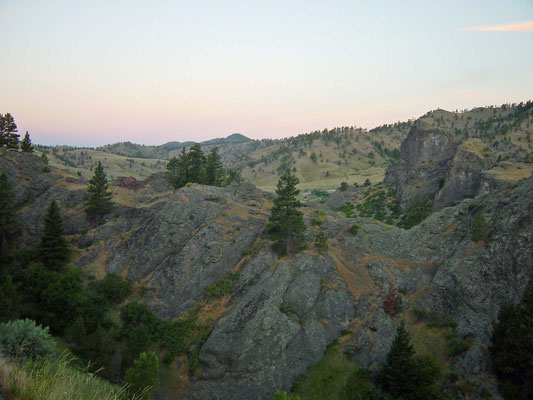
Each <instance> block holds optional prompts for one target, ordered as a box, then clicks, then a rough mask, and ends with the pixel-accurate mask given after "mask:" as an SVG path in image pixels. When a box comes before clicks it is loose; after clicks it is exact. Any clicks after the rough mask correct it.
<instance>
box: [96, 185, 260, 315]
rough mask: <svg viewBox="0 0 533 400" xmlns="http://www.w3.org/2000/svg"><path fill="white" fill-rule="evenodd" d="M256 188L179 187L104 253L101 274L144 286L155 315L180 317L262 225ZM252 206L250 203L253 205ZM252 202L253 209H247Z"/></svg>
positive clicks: (237, 257) (228, 267)
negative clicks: (120, 275) (124, 277)
mask: <svg viewBox="0 0 533 400" xmlns="http://www.w3.org/2000/svg"><path fill="white" fill-rule="evenodd" d="M260 198H261V195H260V192H259V191H258V190H257V189H255V187H242V188H234V187H229V188H217V187H207V186H201V185H192V186H191V187H184V188H181V189H179V190H177V191H176V192H175V193H173V194H170V196H169V200H168V201H167V202H166V203H164V204H162V206H161V207H158V208H157V209H154V210H152V212H151V213H150V215H149V217H147V218H145V219H144V220H143V221H142V222H141V223H140V226H138V227H136V228H135V229H134V230H133V232H131V234H130V235H129V237H128V238H127V239H125V240H123V241H121V242H119V243H117V244H116V245H111V246H110V248H109V252H110V255H109V257H108V259H107V262H106V269H107V271H110V272H115V273H125V274H126V275H127V277H128V278H129V279H131V280H133V281H140V280H143V281H144V282H145V283H146V285H148V286H149V287H151V288H152V289H153V294H154V296H155V300H154V301H153V303H152V308H153V310H154V311H156V312H158V313H159V314H160V315H162V316H164V317H167V318H174V317H177V316H179V315H180V314H181V313H182V312H183V311H185V310H187V309H188V308H189V307H191V306H192V305H193V304H195V303H196V302H197V301H199V300H201V299H202V298H203V295H204V289H205V287H206V286H207V285H212V284H214V283H216V281H218V280H219V279H220V278H222V276H223V275H224V274H225V273H226V272H228V271H229V270H231V269H232V268H233V267H234V266H235V265H236V264H237V263H238V262H239V260H240V259H241V258H242V252H243V251H244V250H246V249H248V248H249V247H250V246H251V244H252V243H253V242H254V241H255V240H256V239H257V237H258V236H259V235H260V233H261V230H262V229H263V227H264V225H265V223H266V217H265V215H264V211H262V210H261V209H260V208H259V207H258V206H259V203H258V201H259V199H260ZM254 201H255V202H254ZM250 202H252V203H253V204H252V205H248V203H250Z"/></svg>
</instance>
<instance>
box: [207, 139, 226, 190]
mask: <svg viewBox="0 0 533 400" xmlns="http://www.w3.org/2000/svg"><path fill="white" fill-rule="evenodd" d="M205 170H206V183H207V184H208V185H214V186H220V184H221V183H222V179H223V176H224V168H223V166H222V161H221V160H220V155H219V154H218V148H217V147H214V148H213V149H211V151H210V152H209V155H208V156H207V162H206V167H205Z"/></svg>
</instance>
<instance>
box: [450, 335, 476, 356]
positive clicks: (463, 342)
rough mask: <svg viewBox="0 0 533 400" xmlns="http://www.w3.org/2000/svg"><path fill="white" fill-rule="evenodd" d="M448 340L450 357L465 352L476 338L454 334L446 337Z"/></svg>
mask: <svg viewBox="0 0 533 400" xmlns="http://www.w3.org/2000/svg"><path fill="white" fill-rule="evenodd" d="M446 340H447V344H448V354H449V356H450V357H456V356H458V355H461V354H463V353H464V352H465V351H467V350H468V349H469V347H470V346H472V343H474V339H472V338H464V339H462V338H458V337H456V336H453V335H449V336H448V337H446Z"/></svg>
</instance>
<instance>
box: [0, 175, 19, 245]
mask: <svg viewBox="0 0 533 400" xmlns="http://www.w3.org/2000/svg"><path fill="white" fill-rule="evenodd" d="M16 224H17V213H16V209H15V194H14V193H13V188H12V186H11V182H9V179H8V178H7V174H6V173H5V172H4V171H2V173H0V255H3V254H4V246H5V244H6V240H7V239H8V238H9V236H10V234H11V232H12V231H13V229H14V228H15V227H16Z"/></svg>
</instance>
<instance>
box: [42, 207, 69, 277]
mask: <svg viewBox="0 0 533 400" xmlns="http://www.w3.org/2000/svg"><path fill="white" fill-rule="evenodd" d="M39 255H40V257H41V261H42V262H43V264H44V266H45V267H46V268H48V269H51V270H54V271H61V270H63V269H64V267H65V266H66V264H67V262H68V260H69V256H70V251H69V247H68V243H67V239H65V232H64V230H63V220H62V219H61V214H60V211H59V206H58V205H57V203H56V202H55V200H52V201H51V202H50V205H49V206H48V209H47V210H46V215H45V216H44V229H43V232H42V234H41V243H40V244H39Z"/></svg>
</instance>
